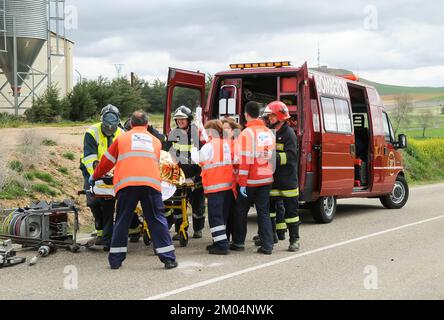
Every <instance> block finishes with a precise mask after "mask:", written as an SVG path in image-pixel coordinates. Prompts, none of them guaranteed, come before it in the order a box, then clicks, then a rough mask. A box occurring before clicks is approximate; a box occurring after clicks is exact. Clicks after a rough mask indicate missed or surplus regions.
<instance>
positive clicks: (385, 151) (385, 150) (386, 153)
mask: <svg viewBox="0 0 444 320" xmlns="http://www.w3.org/2000/svg"><path fill="white" fill-rule="evenodd" d="M384 155H385V156H386V155H388V149H387V147H384Z"/></svg>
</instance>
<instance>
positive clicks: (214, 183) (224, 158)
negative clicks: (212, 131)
mask: <svg viewBox="0 0 444 320" xmlns="http://www.w3.org/2000/svg"><path fill="white" fill-rule="evenodd" d="M207 144H208V145H207V146H206V148H208V147H209V146H211V147H212V151H213V152H212V155H213V156H212V159H210V160H207V161H203V162H201V163H199V164H200V165H201V167H202V173H201V176H202V185H203V188H204V193H205V194H209V193H216V192H220V191H226V190H231V189H232V188H233V182H234V180H235V176H234V172H233V152H232V149H231V147H230V141H227V140H222V139H220V138H212V139H211V140H210V141H209V142H207Z"/></svg>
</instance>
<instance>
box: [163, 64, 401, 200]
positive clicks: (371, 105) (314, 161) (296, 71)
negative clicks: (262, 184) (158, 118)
mask: <svg viewBox="0 0 444 320" xmlns="http://www.w3.org/2000/svg"><path fill="white" fill-rule="evenodd" d="M264 75H267V76H274V75H275V76H276V77H277V79H278V80H277V81H278V82H277V88H278V90H277V91H278V92H277V93H276V96H277V99H280V97H281V95H285V94H289V93H292V92H296V93H297V97H298V98H297V99H298V100H297V107H296V106H290V108H289V110H290V113H292V114H294V113H296V114H297V116H298V123H299V126H298V128H297V137H298V143H299V152H300V163H299V185H300V186H299V188H300V194H301V195H300V199H301V200H302V201H306V202H313V201H316V200H317V199H318V198H319V197H320V196H336V197H337V198H352V197H377V196H381V195H386V194H390V193H391V192H392V189H393V185H394V183H395V180H396V178H397V176H398V175H399V174H401V175H403V171H404V168H403V163H402V155H401V153H400V152H399V151H397V150H396V149H395V147H394V145H393V142H394V138H393V137H391V138H389V137H387V136H386V134H385V131H384V121H383V119H384V117H386V115H385V112H384V108H383V104H382V100H381V98H380V96H379V94H378V92H377V91H376V89H375V88H373V87H371V86H369V85H366V84H364V83H361V82H356V81H353V80H350V79H346V78H341V77H336V76H333V75H330V74H324V73H320V72H314V71H310V72H309V71H308V67H307V64H306V63H305V64H304V65H302V66H301V67H300V68H293V67H283V68H255V69H243V70H242V69H241V70H231V71H224V72H219V73H217V74H216V75H215V76H214V78H213V82H212V85H211V87H210V91H209V93H208V99H207V102H206V104H205V106H204V108H203V113H204V114H203V120H204V122H206V121H208V120H209V119H211V118H214V116H213V115H214V108H215V101H216V94H217V92H218V88H219V86H221V85H229V86H236V88H237V96H236V106H237V109H236V112H237V114H238V115H239V118H240V120H241V121H242V119H243V110H241V107H242V97H243V94H244V93H243V92H242V87H243V86H242V81H243V79H244V78H248V77H255V76H264ZM177 86H180V87H189V88H193V89H198V90H200V92H201V94H202V103H204V101H205V74H202V73H199V72H191V71H186V70H180V69H173V68H170V70H169V77H168V86H167V99H166V100H167V101H166V108H165V117H164V118H165V121H164V133H166V134H168V132H169V131H170V121H171V120H170V119H171V113H172V112H173V111H174V110H171V108H172V106H171V105H172V99H173V90H174V88H175V87H177ZM348 86H353V87H355V88H359V90H362V92H363V93H364V94H365V100H366V104H367V113H368V125H369V128H368V129H369V162H370V163H369V164H368V165H369V166H368V173H369V177H368V178H369V179H368V186H367V187H366V188H356V186H355V164H354V162H355V147H356V145H355V143H356V141H355V135H354V133H355V132H354V124H353V120H352V119H350V121H351V125H350V127H348V125H347V126H344V127H343V128H342V129H344V131H343V132H342V131H341V132H333V131H331V130H329V125H330V124H329V119H331V118H329V117H331V114H329V110H330V109H331V106H332V103H333V105H334V108H335V110H337V108H340V109H341V110H342V111H343V114H342V116H343V117H347V116H348V117H350V116H351V117H352V115H353V110H352V103H351V99H350V95H349V91H348V90H349V89H348V88H349V87H348ZM216 110H218V109H216ZM347 113H348V115H347ZM345 119H346V118H342V124H345V123H346V122H347V121H346V120H345ZM387 121H389V120H388V118H387ZM337 126H339V125H337Z"/></svg>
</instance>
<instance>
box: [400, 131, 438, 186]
mask: <svg viewBox="0 0 444 320" xmlns="http://www.w3.org/2000/svg"><path fill="white" fill-rule="evenodd" d="M403 153H404V160H405V168H406V172H407V179H408V180H409V181H412V182H433V181H440V180H444V139H439V138H434V139H426V140H416V139H409V142H408V147H407V149H406V150H404V152H403Z"/></svg>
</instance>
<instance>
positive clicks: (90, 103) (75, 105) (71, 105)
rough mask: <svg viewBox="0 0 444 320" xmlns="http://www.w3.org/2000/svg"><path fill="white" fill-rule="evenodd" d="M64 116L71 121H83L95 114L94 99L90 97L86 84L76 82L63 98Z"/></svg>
mask: <svg viewBox="0 0 444 320" xmlns="http://www.w3.org/2000/svg"><path fill="white" fill-rule="evenodd" d="M64 105H65V112H64V118H65V119H69V120H72V121H85V120H87V119H91V118H92V117H94V115H95V114H96V111H97V110H96V109H97V107H96V101H95V100H94V99H93V98H92V96H91V94H90V93H89V91H88V87H87V85H86V84H83V83H82V84H77V85H76V86H75V87H74V90H73V91H72V92H71V93H69V94H68V96H67V97H66V99H64Z"/></svg>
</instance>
